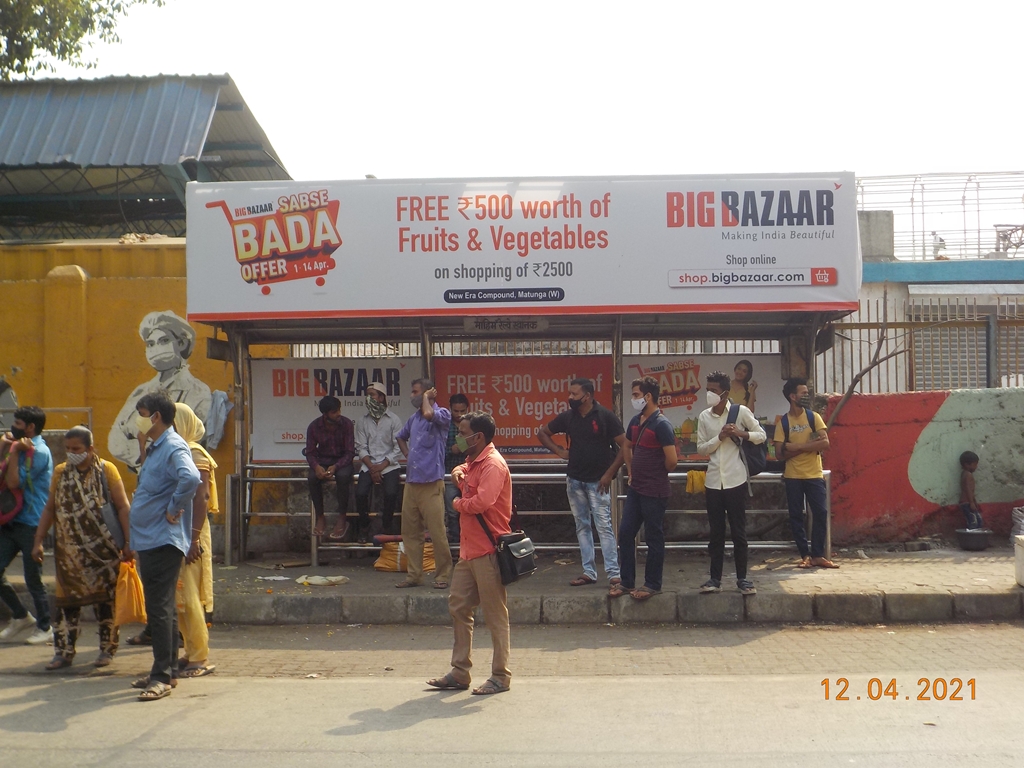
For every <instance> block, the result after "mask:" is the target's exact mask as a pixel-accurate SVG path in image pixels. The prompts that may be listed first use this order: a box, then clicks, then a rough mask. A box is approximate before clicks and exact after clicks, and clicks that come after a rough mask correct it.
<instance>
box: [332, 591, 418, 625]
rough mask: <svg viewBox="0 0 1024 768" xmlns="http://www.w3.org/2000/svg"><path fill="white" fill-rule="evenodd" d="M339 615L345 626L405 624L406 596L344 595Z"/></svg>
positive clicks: (407, 610)
mask: <svg viewBox="0 0 1024 768" xmlns="http://www.w3.org/2000/svg"><path fill="white" fill-rule="evenodd" d="M341 615H342V620H343V621H344V622H345V623H346V624H405V623H406V622H407V621H408V619H409V605H408V596H406V595H404V594H399V595H395V594H385V595H344V596H343V597H342V598H341Z"/></svg>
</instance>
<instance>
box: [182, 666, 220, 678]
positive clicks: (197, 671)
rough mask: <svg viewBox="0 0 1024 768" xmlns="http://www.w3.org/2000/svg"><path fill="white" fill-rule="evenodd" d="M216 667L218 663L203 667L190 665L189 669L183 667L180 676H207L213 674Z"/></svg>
mask: <svg viewBox="0 0 1024 768" xmlns="http://www.w3.org/2000/svg"><path fill="white" fill-rule="evenodd" d="M216 668H217V665H216V664H207V665H206V666H203V667H188V668H187V669H183V670H182V671H181V672H179V673H178V677H183V678H185V679H186V680H189V679H191V678H193V677H206V676H207V675H212V674H213V671H214V670H215V669H216Z"/></svg>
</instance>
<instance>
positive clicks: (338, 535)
mask: <svg viewBox="0 0 1024 768" xmlns="http://www.w3.org/2000/svg"><path fill="white" fill-rule="evenodd" d="M348 529H349V525H348V523H346V524H345V527H344V528H342V529H341V530H340V531H331V533H330V535H328V537H327V538H328V539H330V540H331V541H341V540H342V539H344V538H345V536H347V535H348Z"/></svg>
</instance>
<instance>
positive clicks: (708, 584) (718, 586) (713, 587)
mask: <svg viewBox="0 0 1024 768" xmlns="http://www.w3.org/2000/svg"><path fill="white" fill-rule="evenodd" d="M721 591H722V582H720V581H718V579H708V580H707V581H705V582H704V583H703V584H701V585H700V593H701V594H702V595H708V594H711V593H712V592H721Z"/></svg>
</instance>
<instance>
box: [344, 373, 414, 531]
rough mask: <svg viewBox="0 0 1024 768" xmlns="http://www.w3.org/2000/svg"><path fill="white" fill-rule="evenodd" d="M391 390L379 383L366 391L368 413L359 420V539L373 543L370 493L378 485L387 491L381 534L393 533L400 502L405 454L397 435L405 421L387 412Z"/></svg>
mask: <svg viewBox="0 0 1024 768" xmlns="http://www.w3.org/2000/svg"><path fill="white" fill-rule="evenodd" d="M387 395H388V391H387V388H386V387H385V386H384V384H382V383H381V382H379V381H375V382H373V383H371V384H370V386H369V387H367V389H366V413H365V414H363V416H362V417H361V418H360V419H359V420H358V421H356V430H355V448H356V466H358V467H359V482H358V483H356V511H357V512H358V513H359V522H358V523H357V525H358V527H359V531H358V540H359V542H360V543H362V544H365V543H366V542H368V541H369V540H370V491H371V490H372V488H373V486H375V485H376V486H378V487H379V488H381V490H382V491H383V492H384V500H383V502H381V509H380V512H381V518H382V519H381V531H383V532H384V533H391V523H392V518H393V517H394V514H395V502H396V501H397V499H398V477H399V475H400V474H401V472H399V470H400V469H401V464H400V463H399V462H401V460H402V451H401V449H399V447H398V439H397V438H398V433H399V432H401V431H402V420H401V419H400V418H398V417H397V416H396V415H395V414H394V413H392V412H391V411H390V410H388V397H387Z"/></svg>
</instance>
